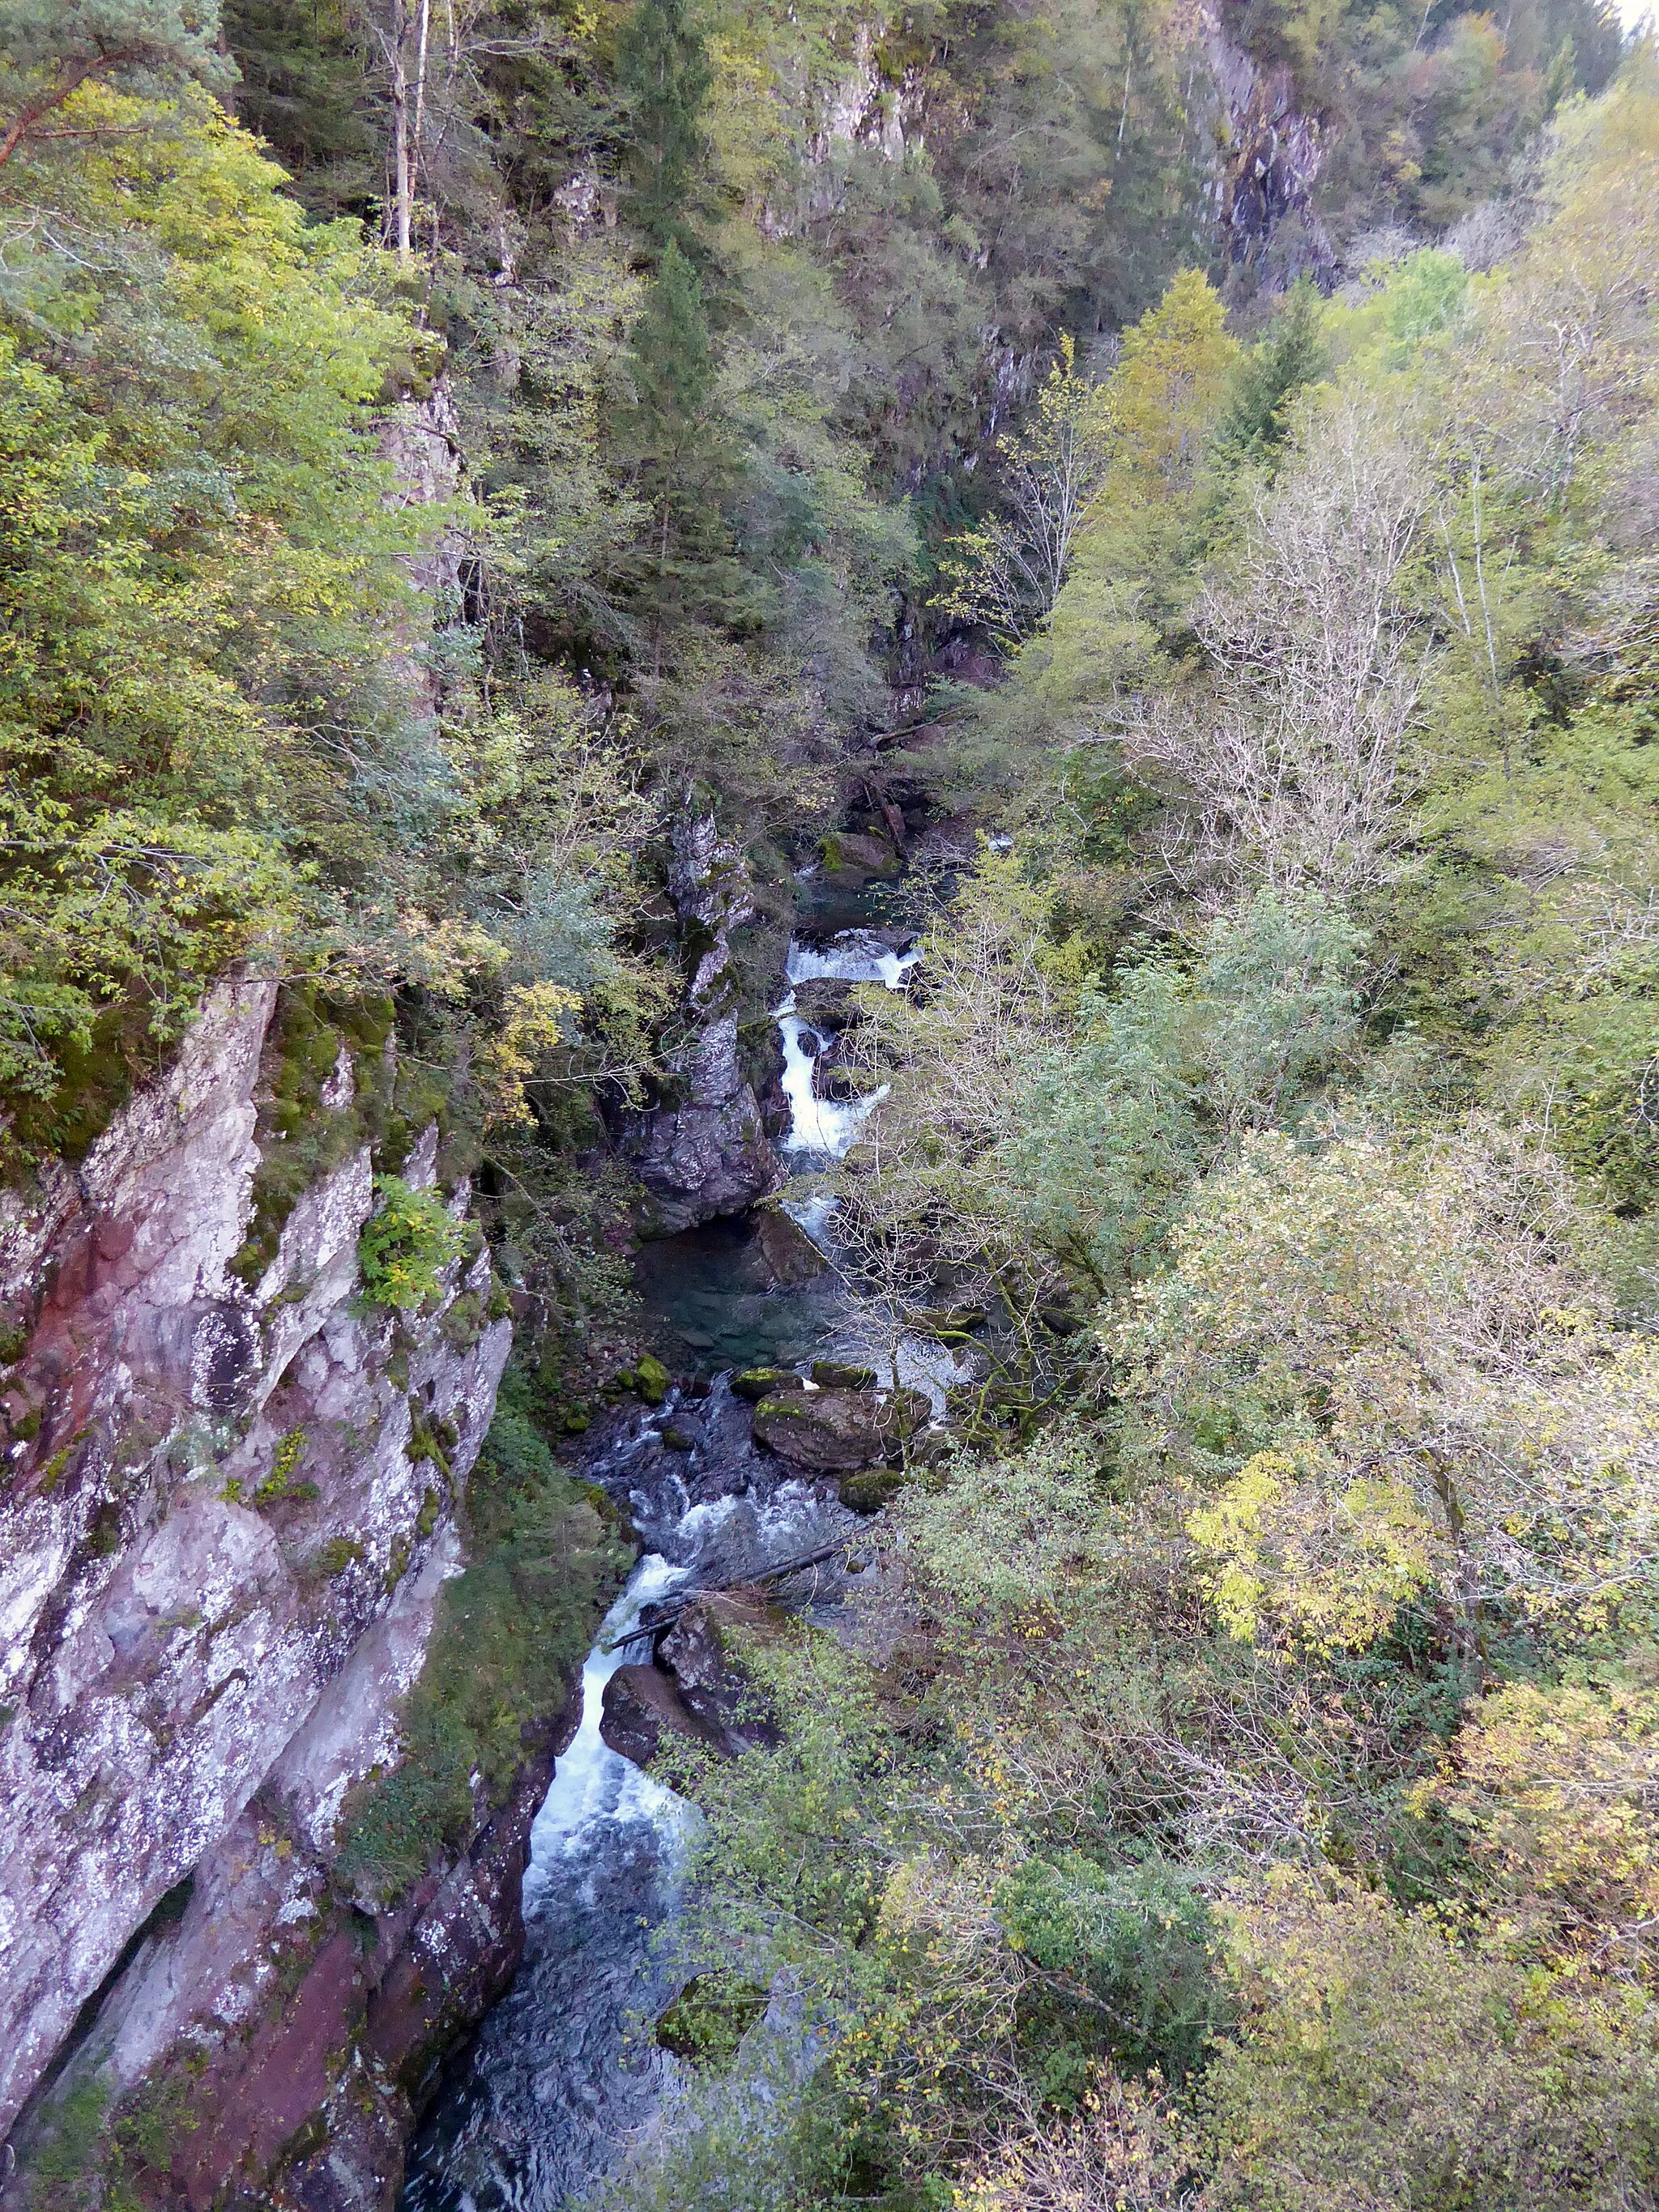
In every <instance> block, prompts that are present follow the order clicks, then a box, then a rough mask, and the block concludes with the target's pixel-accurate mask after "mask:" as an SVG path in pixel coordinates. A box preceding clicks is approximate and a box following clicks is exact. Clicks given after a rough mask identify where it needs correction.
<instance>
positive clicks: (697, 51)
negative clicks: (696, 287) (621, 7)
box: [617, 0, 713, 247]
mask: <svg viewBox="0 0 1659 2212" xmlns="http://www.w3.org/2000/svg"><path fill="white" fill-rule="evenodd" d="M617 76H618V78H619V79H620V81H621V82H622V85H623V88H624V89H625V90H626V91H627V93H628V94H629V97H630V99H631V100H632V103H633V137H634V161H635V175H636V177H637V179H638V183H637V185H636V187H635V197H634V219H635V222H637V223H638V224H639V227H640V228H641V230H642V231H643V232H644V233H645V234H646V235H647V238H649V239H650V240H651V241H652V243H653V245H655V246H659V247H661V246H666V245H667V244H668V243H669V242H670V241H671V240H672V241H674V242H675V243H677V244H678V245H679V246H682V247H685V246H688V245H689V244H690V240H691V231H690V222H689V221H688V210H689V208H690V200H691V196H692V186H693V183H694V180H695V177H696V168H697V164H698V162H699V161H700V160H701V159H702V153H703V149H704V138H703V132H702V120H701V118H702V106H703V102H704V101H705V100H707V98H708V90H709V87H710V84H711V83H712V82H713V73H712V71H711V70H710V68H709V64H708V50H707V46H706V45H705V42H704V39H703V34H702V28H701V27H700V26H699V25H698V24H697V22H696V19H695V18H694V16H693V15H692V13H691V10H690V7H689V6H688V5H687V0H639V5H638V6H637V7H636V8H635V11H634V13H633V15H631V16H630V17H629V21H628V23H627V26H626V27H625V28H624V30H623V35H622V40H621V43H620V45H619V46H618V48H617Z"/></svg>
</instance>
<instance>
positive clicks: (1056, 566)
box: [933, 337, 1110, 647]
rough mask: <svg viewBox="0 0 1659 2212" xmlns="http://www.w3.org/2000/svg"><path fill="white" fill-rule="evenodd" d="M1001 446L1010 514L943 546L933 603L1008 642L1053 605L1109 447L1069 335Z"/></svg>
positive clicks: (1014, 642)
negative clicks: (941, 584)
mask: <svg viewBox="0 0 1659 2212" xmlns="http://www.w3.org/2000/svg"><path fill="white" fill-rule="evenodd" d="M997 452H998V453H999V454H1000V456H1001V459H1002V479H1003V493H1002V497H1003V504H1004V506H1005V507H1006V508H1007V509H1008V510H1009V512H1008V513H1007V514H1006V515H998V516H994V517H993V519H992V520H990V521H989V522H987V523H986V524H985V525H983V526H982V527H981V528H980V529H978V530H972V531H969V532H965V533H964V534H963V536H962V537H960V538H952V539H951V541H950V543H949V544H947V545H946V546H945V549H944V550H943V552H942V553H941V554H940V556H939V573H940V574H941V575H942V576H943V577H944V578H945V582H946V585H947V586H948V588H947V589H946V590H945V592H942V593H940V594H939V597H938V598H937V599H935V600H934V602H933V604H934V605H936V606H940V607H943V608H944V609H945V611H947V612H948V613H950V614H952V615H955V616H956V617H957V619H958V620H959V621H962V622H968V623H977V624H979V625H980V626H981V628H982V629H985V630H986V631H987V632H988V633H989V635H991V636H992V637H994V638H995V639H996V640H997V641H998V642H999V643H1000V644H1001V645H1004V646H1010V647H1012V646H1018V644H1019V643H1020V642H1021V641H1022V640H1024V638H1025V637H1027V636H1029V635H1030V632H1031V631H1032V630H1033V629H1036V627H1037V626H1038V624H1040V623H1043V622H1046V621H1047V620H1048V617H1049V615H1050V614H1051V613H1052V612H1053V611H1054V602H1055V600H1056V599H1058V598H1059V597H1060V586H1062V585H1063V584H1064V583H1065V581H1066V570H1067V568H1069V566H1070V564H1071V557H1072V546H1073V542H1074V541H1075V539H1076V538H1077V534H1078V532H1079V530H1080V529H1081V528H1082V527H1083V525H1084V520H1085V516H1086V514H1087V513H1088V510H1089V506H1090V502H1091V501H1092V499H1093V498H1094V495H1095V493H1096V491H1097V489H1098V488H1099V485H1100V483H1101V479H1102V477H1103V476H1104V474H1105V471H1106V468H1107V465H1108V460H1109V453H1110V447H1109V444H1108V439H1107V429H1106V410H1105V407H1104V405H1103V403H1102V400H1101V398H1099V397H1097V394H1096V392H1095V390H1094V388H1093V386H1091V384H1090V383H1089V381H1088V380H1087V379H1086V378H1085V377H1083V376H1079V374H1078V371H1077V366H1076V354H1075V349H1074V348H1073V344H1072V341H1071V339H1070V338H1069V337H1063V338H1062V339H1061V341H1060V359H1059V360H1058V362H1055V364H1054V367H1053V368H1051V369H1050V370H1049V372H1048V376H1047V378H1046V379H1045V380H1044V382H1043V383H1042V386H1041V387H1040V389H1039V391H1038V392H1037V396H1036V402H1035V404H1033V406H1032V407H1031V409H1030V412H1029V414H1028V415H1027V416H1026V417H1025V418H1024V421H1023V422H1022V423H1021V425H1020V428H1018V430H1017V431H1016V432H1014V433H1013V435H1012V436H1008V437H1003V438H1000V439H999V440H998V441H997Z"/></svg>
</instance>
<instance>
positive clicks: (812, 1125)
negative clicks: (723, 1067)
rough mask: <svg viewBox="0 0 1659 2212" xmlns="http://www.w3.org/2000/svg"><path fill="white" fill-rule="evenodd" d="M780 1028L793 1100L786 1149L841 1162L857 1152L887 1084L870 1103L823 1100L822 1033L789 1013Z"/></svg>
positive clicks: (786, 1091) (787, 1084)
mask: <svg viewBox="0 0 1659 2212" xmlns="http://www.w3.org/2000/svg"><path fill="white" fill-rule="evenodd" d="M778 1027H779V1029H780V1030H781V1031H782V1032H783V1095H784V1097H786V1098H787V1100H788V1101H789V1133H788V1134H787V1136H786V1137H785V1139H784V1140H783V1149H784V1151H785V1152H817V1153H821V1154H823V1155H825V1156H827V1157H828V1158H830V1159H832V1160H838V1159H840V1158H842V1155H843V1154H844V1153H846V1152H849V1151H850V1150H851V1149H852V1146H853V1145H854V1142H855V1141H856V1140H857V1138H858V1133H859V1131H860V1129H861V1128H862V1127H864V1125H865V1123H866V1121H868V1120H869V1118H870V1116H871V1115H872V1113H874V1111H875V1109H876V1108H877V1107H878V1106H879V1105H880V1103H881V1102H882V1100H883V1099H884V1097H886V1096H887V1085H885V1084H883V1085H882V1086H881V1088H880V1090H879V1091H872V1092H871V1093H870V1095H869V1096H868V1097H866V1098H847V1099H840V1098H820V1097H818V1095H817V1091H816V1090H814V1088H813V1085H812V1071H813V1067H814V1066H815V1064H816V1062H817V1054H818V1049H819V1042H820V1041H819V1038H818V1034H817V1030H813V1029H810V1028H809V1027H808V1026H807V1024H805V1022H804V1021H803V1020H802V1019H801V1018H800V1016H799V1014H785V1015H784V1016H783V1018H782V1019H781V1021H780V1022H779V1024H778ZM809 1039H810V1040H811V1042H810V1043H809V1042H808V1040H809Z"/></svg>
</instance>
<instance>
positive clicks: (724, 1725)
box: [599, 1589, 784, 1766]
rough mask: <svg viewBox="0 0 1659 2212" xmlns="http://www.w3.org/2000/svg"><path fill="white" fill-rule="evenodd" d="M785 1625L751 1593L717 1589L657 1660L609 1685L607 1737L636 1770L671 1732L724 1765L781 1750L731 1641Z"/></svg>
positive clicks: (681, 1617)
mask: <svg viewBox="0 0 1659 2212" xmlns="http://www.w3.org/2000/svg"><path fill="white" fill-rule="evenodd" d="M783 1618H784V1616H783V1614H782V1613H781V1611H780V1610H779V1609H778V1608H777V1607H775V1606H773V1605H770V1604H769V1602H768V1601H767V1600H766V1599H765V1598H763V1597H762V1596H761V1595H758V1594H757V1593H756V1592H753V1591H750V1590H744V1589H737V1590H712V1591H710V1592H709V1593H708V1595H706V1596H703V1597H700V1598H697V1599H696V1600H695V1601H693V1602H692V1603H691V1604H690V1605H689V1606H687V1607H685V1608H684V1611H683V1612H681V1613H679V1614H678V1617H677V1618H676V1619H675V1620H674V1622H673V1625H672V1626H671V1627H670V1628H669V1629H668V1630H667V1631H666V1632H665V1634H664V1635H663V1636H662V1637H661V1638H659V1641H658V1644H657V1651H656V1656H655V1658H654V1660H652V1661H649V1662H644V1663H636V1664H635V1665H632V1666H626V1667H619V1668H617V1671H616V1673H615V1674H613V1675H612V1676H611V1680H609V1681H608V1682H607V1683H606V1684H605V1705H604V1711H603V1714H602V1717H601V1719H600V1722H599V1734H600V1735H601V1736H602V1737H603V1738H604V1740H605V1742H606V1743H607V1744H609V1745H610V1747H611V1750H612V1751H617V1752H620V1753H622V1755H623V1758H624V1759H632V1760H633V1761H634V1763H635V1765H636V1766H648V1765H650V1764H651V1761H652V1760H653V1759H654V1758H655V1757H656V1756H657V1755H658V1753H659V1752H660V1750H661V1748H662V1739H663V1731H664V1729H667V1731H668V1732H669V1734H670V1735H679V1736H684V1737H685V1738H686V1739H688V1741H691V1742H694V1743H702V1744H706V1745H707V1746H708V1748H709V1749H710V1750H711V1751H714V1752H716V1753H719V1754H720V1757H722V1758H724V1759H735V1758H736V1757H737V1756H738V1753H740V1752H744V1751H747V1750H750V1748H752V1747H754V1746H756V1745H757V1744H763V1743H775V1741H777V1736H776V1732H775V1730H774V1729H771V1728H770V1727H769V1725H768V1723H767V1722H766V1720H765V1719H764V1717H763V1716H760V1715H757V1712H756V1711H755V1710H754V1699H753V1695H752V1692H751V1690H750V1682H749V1678H748V1676H747V1674H745V1673H744V1668H743V1664H742V1662H741V1661H740V1660H739V1659H738V1658H737V1657H736V1656H735V1655H734V1654H733V1652H732V1647H731V1641H730V1639H731V1635H732V1631H733V1630H734V1629H736V1630H742V1631H747V1632H750V1633H759V1634H765V1633H768V1632H772V1631H775V1629H776V1628H777V1626H779V1624H780V1623H781V1621H782V1620H783Z"/></svg>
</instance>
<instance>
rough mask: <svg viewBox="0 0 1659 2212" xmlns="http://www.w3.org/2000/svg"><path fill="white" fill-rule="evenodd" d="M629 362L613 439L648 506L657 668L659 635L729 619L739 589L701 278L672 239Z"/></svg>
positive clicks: (729, 460)
mask: <svg viewBox="0 0 1659 2212" xmlns="http://www.w3.org/2000/svg"><path fill="white" fill-rule="evenodd" d="M629 368H630V370H631V374H632V380H633V385H634V405H633V406H632V408H631V409H629V410H628V412H627V414H626V416H624V418H623V421H622V422H621V423H620V425H619V433H620V435H619V440H618V442H619V444H620V446H621V447H622V449H623V453H625V454H626V455H627V456H628V458H629V460H630V461H631V462H632V465H633V469H634V475H635V484H636V486H637V487H638V489H639V490H640V492H641V494H642V495H643V496H644V497H645V499H646V500H647V503H648V505H649V508H650V513H651V525H650V536H649V540H648V544H647V545H646V546H644V547H641V554H642V555H643V559H642V560H641V562H639V564H638V566H637V568H636V574H637V578H638V588H639V591H640V593H641V598H642V599H644V601H645V603H646V605H647V607H648V609H649V615H650V624H651V632H652V638H653V647H652V659H653V668H654V670H655V671H656V672H657V673H658V674H660V673H661V670H662V664H663V656H664V649H665V636H666V634H667V633H668V632H669V631H671V629H675V628H677V627H678V626H679V625H681V624H683V623H686V622H690V621H704V622H714V623H722V622H725V621H727V620H729V619H731V617H732V614H733V612H734V611H735V605H736V600H737V598H738V594H739V592H740V583H739V579H738V564H737V562H736V561H735V559H734V558H733V556H732V536H731V530H730V526H729V525H728V523H727V521H726V512H725V509H726V502H727V501H728V499H729V495H730V493H731V490H732V481H733V477H734V461H733V456H732V449H731V439H730V435H729V431H728V429H727V427H726V424H725V423H724V422H722V421H721V419H720V415H719V413H718V410H716V408H715V406H714V347H713V343H712V341H711V339H710V337H709V331H708V315H707V313H706V311H705V308H704V305H703V292H702V280H701V279H700V278H699V276H698V275H697V272H696V270H695V269H694V268H693V267H692V265H691V264H690V261H689V260H688V259H687V258H686V256H685V255H684V253H683V252H681V251H680V248H679V246H678V244H677V243H676V242H675V240H673V239H670V240H669V241H668V244H667V246H665V249H664V252H663V257H662V265H661V267H660V268H659V270H658V272H657V276H656V278H655V281H654V282H653V284H652V286H651V289H650V290H649V291H648V292H647V295H646V300H645V307H644V309H643V312H642V313H641V316H640V319H639V320H638V322H637V323H636V324H635V326H634V331H633V338H632V359H631V361H630V363H629Z"/></svg>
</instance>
